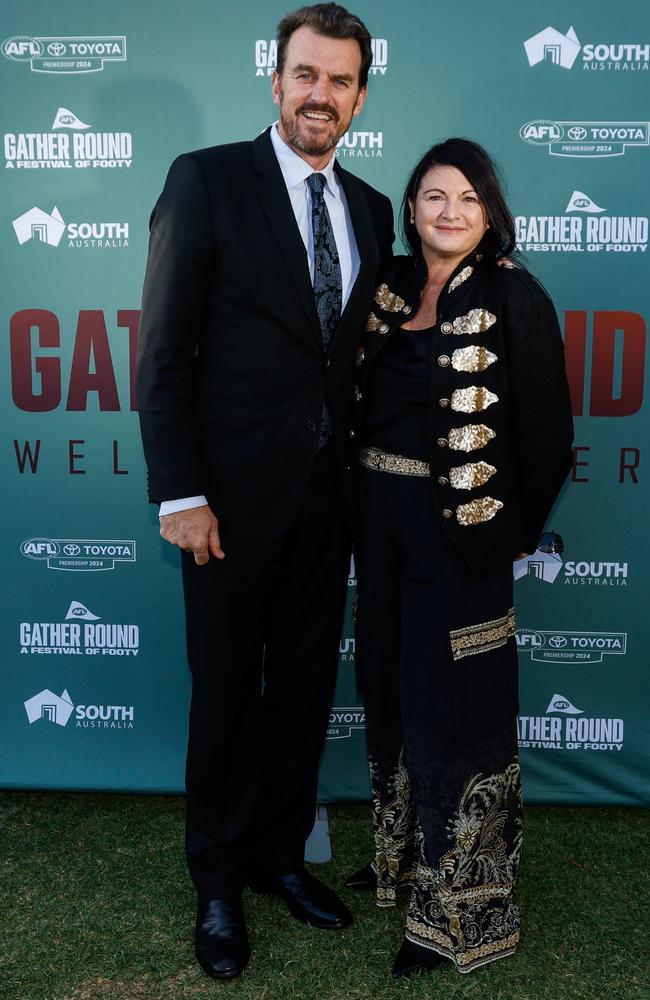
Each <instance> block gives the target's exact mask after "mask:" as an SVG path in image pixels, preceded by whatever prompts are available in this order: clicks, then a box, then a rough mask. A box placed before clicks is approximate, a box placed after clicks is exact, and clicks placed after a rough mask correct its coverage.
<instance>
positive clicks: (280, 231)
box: [253, 129, 322, 346]
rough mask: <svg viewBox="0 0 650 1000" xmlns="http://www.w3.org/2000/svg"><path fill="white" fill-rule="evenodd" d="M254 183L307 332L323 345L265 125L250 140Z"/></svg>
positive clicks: (297, 233)
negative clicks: (302, 315) (298, 300)
mask: <svg viewBox="0 0 650 1000" xmlns="http://www.w3.org/2000/svg"><path fill="white" fill-rule="evenodd" d="M253 186H254V188H255V191H256V192H257V196H258V198H259V201H260V204H261V206H262V210H263V212H264V214H265V215H266V217H267V219H268V222H269V225H270V227H271V229H272V230H273V234H274V236H275V238H276V240H277V242H278V246H279V248H280V252H281V253H282V256H283V257H284V259H285V262H286V265H287V268H288V270H289V274H290V275H291V278H292V280H293V283H294V285H295V288H296V291H297V293H298V298H299V299H300V302H301V303H302V305H303V308H304V311H305V315H306V317H307V320H308V324H309V326H308V330H309V336H310V338H312V337H314V338H315V339H316V342H317V343H318V344H319V345H321V346H322V340H321V332H320V325H319V322H318V315H317V313H316V303H315V301H314V290H313V288H312V283H311V278H310V275H309V264H308V261H307V253H306V251H305V244H304V243H303V241H302V237H301V235H300V231H299V229H298V226H297V224H296V220H295V216H294V214H293V208H292V206H291V199H290V198H289V192H288V191H287V188H286V185H285V183H284V178H283V176H282V171H281V170H280V165H279V163H278V161H277V158H276V155H275V152H274V151H273V146H272V144H271V139H270V137H269V130H268V129H267V130H266V131H265V132H263V133H262V134H261V135H259V136H258V137H257V138H256V139H255V140H254V142H253ZM262 266H263V264H262ZM278 294H279V295H281V294H282V290H281V289H278Z"/></svg>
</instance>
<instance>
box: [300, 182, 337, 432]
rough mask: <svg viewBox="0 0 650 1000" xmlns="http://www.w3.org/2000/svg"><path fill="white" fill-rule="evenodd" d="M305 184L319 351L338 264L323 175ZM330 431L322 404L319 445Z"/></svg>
mask: <svg viewBox="0 0 650 1000" xmlns="http://www.w3.org/2000/svg"><path fill="white" fill-rule="evenodd" d="M307 184H308V186H309V190H310V191H311V224H312V232H313V237H314V299H315V301H316V312H317V313H318V322H319V323H320V332H321V337H322V339H323V350H324V351H326V350H327V348H328V346H329V343H330V340H331V339H332V333H333V332H334V328H335V327H336V324H337V323H338V321H339V316H340V315H341V303H342V301H343V293H342V287H343V286H342V281H341V265H340V263H339V252H338V250H337V249H336V241H335V239H334V230H333V229H332V222H331V219H330V216H329V212H328V211H327V205H326V204H325V198H324V197H323V188H324V187H325V176H324V175H323V174H310V175H309V177H308V178H307ZM331 433H332V421H331V417H330V414H329V410H328V409H327V405H326V404H325V403H323V411H322V413H321V426H320V439H319V447H320V448H322V447H323V446H324V445H325V444H326V443H327V438H328V437H329V435H330V434H331Z"/></svg>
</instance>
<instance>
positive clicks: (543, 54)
mask: <svg viewBox="0 0 650 1000" xmlns="http://www.w3.org/2000/svg"><path fill="white" fill-rule="evenodd" d="M524 48H525V50H526V56H527V58H528V64H529V65H530V66H536V65H537V63H540V62H544V60H545V59H548V60H549V61H550V62H552V63H554V64H555V65H556V66H561V67H562V69H571V67H572V66H573V64H574V62H575V61H576V59H577V58H578V53H579V52H580V42H579V41H578V36H577V35H576V33H575V31H574V30H573V28H572V27H571V28H569V30H568V31H567V33H566V35H563V34H562V32H561V31H557V29H556V28H552V27H551V26H550V24H549V26H548V28H544V30H543V31H539V32H538V33H537V34H536V35H533V37H532V38H529V39H527V41H525V42H524Z"/></svg>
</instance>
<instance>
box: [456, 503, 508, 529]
mask: <svg viewBox="0 0 650 1000" xmlns="http://www.w3.org/2000/svg"><path fill="white" fill-rule="evenodd" d="M502 507H503V504H502V502H501V500H495V499H494V497H482V498H481V499H480V500H472V501H471V502H470V503H462V504H461V505H460V507H456V520H457V521H458V523H459V524H462V525H463V527H464V528H467V527H469V526H470V525H472V524H482V523H483V522H484V521H491V520H492V518H493V517H494V515H495V514H496V513H497V512H498V511H500V510H501V508H502Z"/></svg>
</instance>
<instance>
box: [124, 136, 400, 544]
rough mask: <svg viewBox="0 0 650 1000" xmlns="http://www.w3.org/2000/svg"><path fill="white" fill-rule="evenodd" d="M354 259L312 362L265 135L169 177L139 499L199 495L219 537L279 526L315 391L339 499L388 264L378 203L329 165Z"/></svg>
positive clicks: (154, 253) (156, 222) (311, 329)
mask: <svg viewBox="0 0 650 1000" xmlns="http://www.w3.org/2000/svg"><path fill="white" fill-rule="evenodd" d="M335 169H336V172H337V177H338V179H339V180H340V182H341V184H342V186H343V190H344V191H345V196H346V199H347V203H348V208H349V212H350V217H351V221H352V224H353V227H354V231H355V236H356V240H357V245H358V249H359V256H360V268H359V274H358V277H357V280H356V282H355V285H354V287H353V289H352V291H351V294H350V297H349V299H348V302H347V305H346V307H345V309H344V311H343V313H342V316H341V319H340V321H339V323H338V326H337V328H336V330H335V331H334V334H333V337H332V340H331V343H330V345H329V347H328V350H327V352H325V353H324V352H323V347H322V341H321V334H320V328H319V324H318V318H317V315H316V308H315V304H314V294H313V290H312V285H311V280H310V276H309V267H308V260H307V254H306V251H305V247H304V244H303V242H302V239H301V237H300V232H299V230H298V226H297V224H296V221H295V217H294V214H293V210H292V207H291V202H290V199H289V194H288V192H287V189H286V185H285V183H284V180H283V177H282V173H281V171H280V166H279V164H278V161H277V158H276V156H275V152H274V150H273V146H272V143H271V139H270V136H269V131H268V130H267V131H266V132H264V133H262V134H261V135H260V136H258V137H257V139H255V140H254V141H253V142H241V143H234V144H232V145H227V146H214V147H211V148H209V149H202V150H198V151H196V152H193V153H187V154H184V155H182V156H180V157H179V158H178V159H177V160H175V161H174V163H173V164H172V166H171V168H170V171H169V174H168V176H167V181H166V183H165V187H164V190H163V192H162V194H161V196H160V198H159V200H158V202H157V204H156V206H155V208H154V211H153V214H152V217H151V239H150V249H149V259H148V265H147V273H146V278H145V285H144V293H143V302H142V317H141V323H140V336H139V348H138V372H137V395H138V405H139V410H140V422H141V428H142V437H143V443H144V450H145V457H146V461H147V466H148V471H149V497H150V499H151V500H152V501H153V502H160V501H161V500H172V499H175V498H178V497H185V496H193V495H196V494H205V495H206V496H207V498H208V500H209V502H210V504H211V506H212V508H213V510H214V512H215V514H216V515H217V516H218V517H219V518H220V521H221V526H222V528H223V529H224V530H226V531H227V532H230V533H231V534H235V535H237V536H239V537H245V538H251V539H259V540H261V539H267V540H268V539H272V538H274V537H277V536H279V535H280V534H281V533H282V532H283V531H285V530H286V528H287V527H288V526H289V524H290V523H291V521H292V519H293V517H294V515H295V513H296V511H297V509H298V506H299V504H300V501H301V498H302V496H303V494H304V491H305V488H306V484H307V480H308V477H309V474H310V470H311V467H312V465H313V459H314V456H315V453H316V450H317V446H318V436H319V428H320V415H321V407H322V401H323V394H324V393H325V394H326V397H327V403H328V406H329V409H330V412H331V416H332V422H333V428H334V434H333V448H334V450H335V458H336V468H337V471H338V476H339V479H340V483H341V489H342V491H343V493H344V494H345V493H346V486H345V480H346V478H347V477H346V469H347V465H348V464H349V460H348V456H347V442H348V422H349V408H350V403H351V399H352V391H351V386H352V372H353V366H354V354H355V349H356V347H357V345H358V343H359V341H360V338H361V335H362V331H363V328H364V324H365V318H366V315H367V312H368V307H369V304H370V301H371V299H372V293H373V289H374V285H375V278H376V274H377V271H378V269H379V267H380V263H381V261H382V260H384V261H385V260H386V258H388V257H390V254H391V245H392V240H393V229H392V209H391V206H390V202H389V201H388V199H387V198H385V197H384V196H383V195H381V194H379V193H378V192H377V191H375V190H374V189H373V188H371V187H369V185H367V184H365V183H364V182H363V181H361V180H359V179H358V178H356V177H354V176H353V175H352V174H349V173H348V172H347V171H345V170H342V169H341V168H340V167H339V166H338V164H336V168H335Z"/></svg>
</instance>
